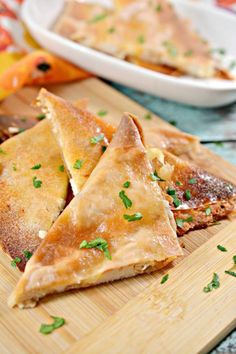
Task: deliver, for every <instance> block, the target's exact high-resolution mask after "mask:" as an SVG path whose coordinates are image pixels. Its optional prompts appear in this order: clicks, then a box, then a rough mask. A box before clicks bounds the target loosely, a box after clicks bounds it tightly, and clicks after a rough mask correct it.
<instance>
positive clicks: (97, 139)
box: [90, 134, 104, 145]
mask: <svg viewBox="0 0 236 354" xmlns="http://www.w3.org/2000/svg"><path fill="white" fill-rule="evenodd" d="M103 139H104V134H100V135H97V136H93V137H92V138H91V139H90V143H91V144H93V145H96V144H97V143H99V142H100V141H102V140H103Z"/></svg>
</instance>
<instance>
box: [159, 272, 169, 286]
mask: <svg viewBox="0 0 236 354" xmlns="http://www.w3.org/2000/svg"><path fill="white" fill-rule="evenodd" d="M168 279H169V274H166V275H164V277H162V279H161V282H160V284H164V283H165V282H166V281H167V280H168Z"/></svg>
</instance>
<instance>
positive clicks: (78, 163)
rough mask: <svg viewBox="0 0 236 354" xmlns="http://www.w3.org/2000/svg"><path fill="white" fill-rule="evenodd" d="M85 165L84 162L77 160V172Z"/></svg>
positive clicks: (75, 165) (74, 166) (75, 166)
mask: <svg viewBox="0 0 236 354" xmlns="http://www.w3.org/2000/svg"><path fill="white" fill-rule="evenodd" d="M83 163H84V162H83V160H76V161H75V163H74V165H73V168H75V169H76V170H79V169H81V167H82V166H83Z"/></svg>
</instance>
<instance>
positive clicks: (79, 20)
mask: <svg viewBox="0 0 236 354" xmlns="http://www.w3.org/2000/svg"><path fill="white" fill-rule="evenodd" d="M54 30H55V31H56V32H57V33H59V34H61V35H63V36H65V37H68V38H70V39H73V40H75V41H78V42H79V43H81V44H83V45H85V46H88V47H92V48H95V49H97V50H100V51H102V52H105V53H108V54H111V55H114V56H117V57H119V58H122V59H128V60H130V59H131V61H132V62H136V63H138V64H139V65H142V66H146V67H149V68H151V69H152V70H153V69H154V70H157V68H158V66H159V70H160V71H163V70H162V69H163V68H164V69H165V68H166V67H172V68H176V69H177V72H178V73H188V74H190V75H192V76H197V77H203V78H205V77H213V76H214V75H215V72H216V63H215V62H214V60H213V59H212V56H211V53H210V48H209V45H208V43H207V42H206V41H205V40H203V39H202V38H201V37H200V36H199V34H197V32H195V31H194V30H193V29H192V28H191V26H190V24H189V23H188V22H187V21H185V20H183V19H182V18H180V17H179V16H178V15H177V13H176V12H175V10H174V8H173V6H172V5H171V4H170V3H169V2H168V1H166V0H153V1H151V2H150V1H146V0H135V1H134V0H128V1H123V0H121V1H116V2H115V6H114V8H105V7H102V6H98V5H91V4H86V3H83V2H78V1H73V2H69V3H68V4H67V6H66V8H65V11H64V12H63V15H62V16H61V17H60V18H59V19H58V21H57V23H56V26H55V28H54ZM152 65H153V67H152ZM164 72H165V73H167V70H164ZM172 72H174V71H173V70H172ZM174 75H175V74H174Z"/></svg>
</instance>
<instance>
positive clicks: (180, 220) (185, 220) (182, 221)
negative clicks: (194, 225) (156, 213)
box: [175, 216, 193, 229]
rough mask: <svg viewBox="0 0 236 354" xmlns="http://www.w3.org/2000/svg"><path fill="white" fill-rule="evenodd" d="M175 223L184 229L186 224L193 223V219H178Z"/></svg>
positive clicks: (190, 217)
mask: <svg viewBox="0 0 236 354" xmlns="http://www.w3.org/2000/svg"><path fill="white" fill-rule="evenodd" d="M175 221H176V225H177V226H178V227H180V228H181V229H182V227H183V225H184V223H185V222H191V221H193V217H192V216H189V217H188V218H186V219H180V218H177V219H176V220H175Z"/></svg>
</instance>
